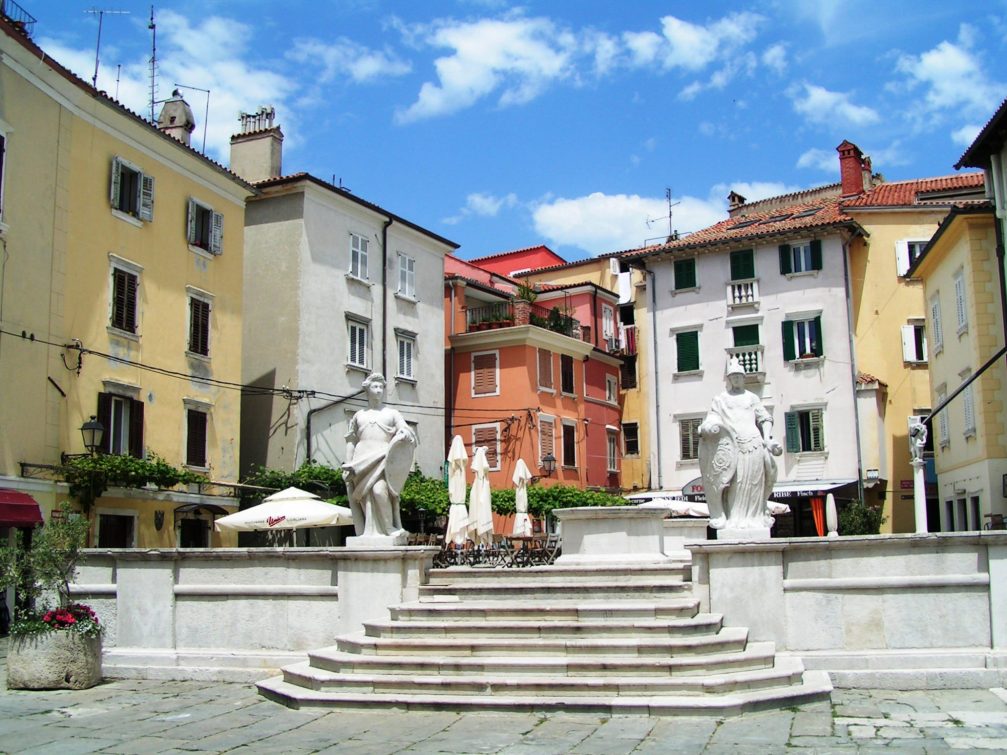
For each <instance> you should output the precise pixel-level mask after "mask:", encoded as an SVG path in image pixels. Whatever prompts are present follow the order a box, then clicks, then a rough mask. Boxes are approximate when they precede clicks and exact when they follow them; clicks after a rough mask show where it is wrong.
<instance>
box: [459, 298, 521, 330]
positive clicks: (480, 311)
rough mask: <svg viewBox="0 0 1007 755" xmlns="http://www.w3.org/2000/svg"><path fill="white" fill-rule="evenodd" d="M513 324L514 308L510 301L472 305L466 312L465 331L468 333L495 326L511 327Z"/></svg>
mask: <svg viewBox="0 0 1007 755" xmlns="http://www.w3.org/2000/svg"><path fill="white" fill-rule="evenodd" d="M513 324H514V308H513V306H512V305H511V303H510V302H509V301H502V302H498V303H496V304H487V305H486V306H483V307H470V308H469V309H468V311H467V312H466V314H465V331H466V332H467V333H472V332H474V331H477V330H491V329H493V328H509V327H510V326H511V325H513Z"/></svg>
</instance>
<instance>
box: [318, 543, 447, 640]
mask: <svg viewBox="0 0 1007 755" xmlns="http://www.w3.org/2000/svg"><path fill="white" fill-rule="evenodd" d="M436 553H437V549H436V548H425V547H400V548H364V547H360V548H346V549H345V551H344V552H342V553H340V555H339V626H338V627H337V629H338V632H337V633H339V634H349V633H352V632H359V631H361V630H363V628H364V622H367V621H386V620H387V619H388V618H389V617H390V616H391V613H390V612H389V610H388V609H389V608H390V607H391V606H394V605H398V604H399V603H405V602H411V601H415V600H418V599H419V587H420V585H421V584H423V583H425V582H426V578H427V571H428V570H429V569H430V567H431V565H432V564H433V560H434V555H435V554H436Z"/></svg>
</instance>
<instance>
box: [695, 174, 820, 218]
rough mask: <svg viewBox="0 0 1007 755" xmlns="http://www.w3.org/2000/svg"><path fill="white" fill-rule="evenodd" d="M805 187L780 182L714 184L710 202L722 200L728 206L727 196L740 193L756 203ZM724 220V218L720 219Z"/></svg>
mask: <svg viewBox="0 0 1007 755" xmlns="http://www.w3.org/2000/svg"><path fill="white" fill-rule="evenodd" d="M803 188H804V187H802V186H792V185H790V184H784V183H780V182H779V181H732V182H731V183H719V184H714V185H713V187H712V188H711V189H710V200H711V201H713V200H715V199H720V200H721V202H722V203H723V204H724V206H725V207H726V206H727V195H728V194H730V193H731V192H732V191H736V192H738V193H739V194H740V195H741V196H743V197H744V198H745V199H746V200H747V201H749V202H756V201H758V200H760V199H766V198H767V197H778V196H780V195H782V194H793V193H794V192H795V191H801V189H803ZM719 219H720V220H722V219H723V218H719Z"/></svg>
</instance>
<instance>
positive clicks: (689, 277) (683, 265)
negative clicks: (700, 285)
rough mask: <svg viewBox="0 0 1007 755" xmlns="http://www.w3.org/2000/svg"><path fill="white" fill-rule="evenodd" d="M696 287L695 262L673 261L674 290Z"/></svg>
mask: <svg viewBox="0 0 1007 755" xmlns="http://www.w3.org/2000/svg"><path fill="white" fill-rule="evenodd" d="M695 287H696V260H695V259H687V260H675V290H676V291H678V290H681V289H683V288H695Z"/></svg>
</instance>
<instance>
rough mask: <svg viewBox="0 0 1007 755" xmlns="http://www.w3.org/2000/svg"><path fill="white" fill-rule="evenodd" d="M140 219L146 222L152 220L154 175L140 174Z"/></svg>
mask: <svg viewBox="0 0 1007 755" xmlns="http://www.w3.org/2000/svg"><path fill="white" fill-rule="evenodd" d="M139 207H140V212H139V213H138V215H139V218H140V220H146V221H147V222H148V223H149V222H151V221H153V220H154V177H153V176H148V175H147V174H146V173H141V174H140V204H139Z"/></svg>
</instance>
